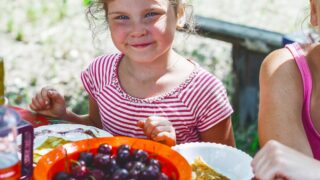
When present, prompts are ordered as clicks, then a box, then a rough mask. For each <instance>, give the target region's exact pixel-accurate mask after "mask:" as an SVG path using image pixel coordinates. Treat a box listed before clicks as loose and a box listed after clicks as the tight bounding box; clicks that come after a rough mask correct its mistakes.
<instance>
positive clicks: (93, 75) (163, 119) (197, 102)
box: [30, 0, 235, 146]
mask: <svg viewBox="0 0 320 180" xmlns="http://www.w3.org/2000/svg"><path fill="white" fill-rule="evenodd" d="M186 6H187V5H186V3H185V2H184V1H183V0H97V1H93V4H92V6H91V7H90V8H91V9H90V11H89V12H91V13H97V15H96V14H93V16H94V17H93V19H97V17H100V16H99V13H100V14H103V17H104V18H105V19H104V20H105V22H107V25H108V28H109V30H110V34H111V37H112V41H113V43H114V45H115V46H116V47H117V49H118V50H119V51H120V52H119V53H114V54H109V55H101V56H99V57H97V58H95V59H94V60H93V61H92V63H91V64H90V65H89V66H88V67H87V68H86V69H85V70H84V71H83V72H82V73H81V80H82V82H83V85H84V88H85V90H86V91H87V93H88V94H89V110H88V114H87V115H77V114H75V113H73V112H71V111H68V110H66V105H65V101H64V98H63V96H62V95H61V94H60V93H59V92H58V91H56V90H54V89H52V88H43V89H42V90H41V91H40V92H39V93H37V94H36V95H35V97H34V98H33V99H32V103H31V104H30V108H31V109H32V110H34V111H36V112H38V113H41V114H44V115H49V116H52V117H55V118H60V119H66V120H69V121H71V122H75V123H81V124H86V125H94V126H97V127H101V128H103V129H105V130H106V131H108V132H110V133H111V134H113V135H115V136H116V135H120V136H130V137H138V138H149V139H151V140H154V141H158V142H162V143H165V144H167V145H170V146H172V145H174V144H176V143H186V142H195V141H208V142H216V143H222V144H227V145H230V146H234V145H235V143H234V137H233V130H232V124H231V118H230V116H231V114H232V112H233V110H232V107H231V105H230V103H229V100H228V97H227V94H226V90H225V88H224V87H223V85H222V83H221V81H220V80H218V79H217V78H216V77H215V76H214V75H212V74H210V73H209V72H208V71H206V70H204V69H203V68H201V67H200V66H199V65H198V64H197V63H196V62H194V61H192V60H189V59H187V58H185V57H182V56H181V55H179V54H178V53H176V52H175V51H174V50H173V47H172V43H173V40H174V36H175V31H176V28H177V27H180V28H181V27H183V26H184V25H185V23H186V16H185V8H186ZM95 7H96V8H95ZM99 10H101V11H99ZM93 24H94V23H93ZM187 24H188V26H189V27H190V25H192V24H190V23H187Z"/></svg>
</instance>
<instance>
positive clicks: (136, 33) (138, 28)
mask: <svg viewBox="0 0 320 180" xmlns="http://www.w3.org/2000/svg"><path fill="white" fill-rule="evenodd" d="M146 33H147V29H146V27H145V25H144V24H143V23H142V22H134V23H132V29H131V34H130V35H131V36H132V37H141V36H144V35H146Z"/></svg>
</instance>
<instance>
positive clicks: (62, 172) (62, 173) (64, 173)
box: [53, 171, 69, 180]
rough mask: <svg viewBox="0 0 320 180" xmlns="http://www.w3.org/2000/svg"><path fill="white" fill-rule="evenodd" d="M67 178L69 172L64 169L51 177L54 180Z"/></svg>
mask: <svg viewBox="0 0 320 180" xmlns="http://www.w3.org/2000/svg"><path fill="white" fill-rule="evenodd" d="M68 178H69V174H68V173H66V172H64V171H60V172H58V173H56V174H55V175H54V177H53V179H54V180H65V179H68Z"/></svg>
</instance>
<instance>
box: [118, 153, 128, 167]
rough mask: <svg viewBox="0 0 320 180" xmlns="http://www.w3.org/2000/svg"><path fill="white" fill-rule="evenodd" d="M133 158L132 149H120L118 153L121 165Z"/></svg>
mask: <svg viewBox="0 0 320 180" xmlns="http://www.w3.org/2000/svg"><path fill="white" fill-rule="evenodd" d="M130 160H131V154H130V151H128V150H126V149H124V150H122V151H119V153H118V155H117V163H118V165H120V166H124V165H125V164H126V163H127V162H129V161H130Z"/></svg>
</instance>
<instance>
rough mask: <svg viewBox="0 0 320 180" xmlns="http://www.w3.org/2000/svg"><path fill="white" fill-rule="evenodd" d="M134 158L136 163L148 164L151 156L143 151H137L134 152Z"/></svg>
mask: <svg viewBox="0 0 320 180" xmlns="http://www.w3.org/2000/svg"><path fill="white" fill-rule="evenodd" d="M132 158H133V160H134V161H140V162H143V163H146V162H147V160H148V158H149V155H148V153H147V152H145V151H144V150H142V149H136V150H135V151H134V152H133V157H132Z"/></svg>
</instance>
